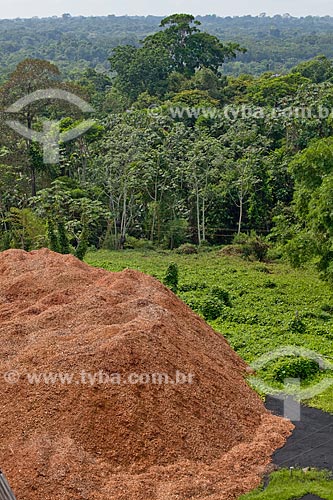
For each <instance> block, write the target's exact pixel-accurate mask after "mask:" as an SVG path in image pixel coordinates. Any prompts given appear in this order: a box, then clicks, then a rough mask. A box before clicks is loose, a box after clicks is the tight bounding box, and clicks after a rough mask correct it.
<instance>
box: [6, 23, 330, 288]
mask: <svg viewBox="0 0 333 500" xmlns="http://www.w3.org/2000/svg"><path fill="white" fill-rule="evenodd" d="M125 21H126V22H127V24H124V25H123V24H122V23H125ZM204 21H205V24H203V25H201V24H200V21H199V20H195V19H194V18H193V17H192V16H190V15H186V14H178V15H173V16H170V17H168V18H166V19H164V20H162V21H161V26H160V29H159V30H158V31H157V32H156V33H154V34H150V35H147V36H146V37H145V38H144V40H143V42H142V43H141V44H139V45H137V46H133V45H131V44H128V42H130V41H132V40H129V38H131V36H132V35H131V33H132V32H133V36H134V37H135V36H136V35H137V31H138V26H141V29H143V27H147V31H149V30H150V29H152V27H153V26H154V23H155V22H156V19H155V18H147V19H144V18H142V19H140V20H137V19H134V20H133V19H130V18H124V19H121V20H119V19H118V18H112V17H111V18H105V19H99V18H96V19H94V18H92V19H88V20H85V19H82V20H81V19H71V18H70V17H67V16H65V17H64V19H61V20H59V19H51V20H45V21H44V20H41V21H39V20H30V21H19V20H17V21H3V23H5V24H4V25H5V26H8V32H7V35H8V37H9V33H10V32H11V31H10V29H9V27H10V26H11V23H14V24H15V23H16V24H17V25H18V26H21V28H22V29H25V28H26V27H27V26H30V27H31V28H30V29H31V30H32V29H33V26H34V24H33V23H36V26H44V27H45V30H47V29H50V26H52V25H53V29H54V30H55V31H54V40H53V42H52V43H53V45H54V47H58V50H59V52H58V55H59V54H60V53H62V56H63V57H64V58H66V59H67V60H68V61H71V58H70V55H69V53H68V54H67V52H66V50H65V47H67V49H68V50H70V49H71V47H72V43H71V42H70V41H68V40H67V42H68V43H67V42H65V39H63V38H62V34H61V33H62V32H61V31H59V33H58V35H59V36H61V40H62V41H61V43H60V45H57V43H58V41H59V40H58V41H57V36H58V35H57V33H56V28H55V26H58V25H60V24H61V23H62V25H63V26H68V30H69V31H70V32H71V33H72V34H73V33H76V36H77V37H79V38H80V36H81V35H80V33H81V34H82V36H83V31H80V26H83V25H84V23H85V22H87V23H90V25H89V26H91V28H90V29H91V30H92V26H94V25H95V24H94V23H102V24H103V23H105V26H106V27H105V30H102V29H101V30H99V32H98V37H101V36H102V34H103V33H105V32H106V31H107V26H108V23H112V22H113V23H119V25H118V32H117V33H118V36H119V38H118V40H117V43H115V45H117V44H118V45H117V47H115V48H114V50H113V51H112V52H111V53H108V50H109V48H110V47H109V41H106V40H105V43H106V45H108V50H106V52H105V53H104V52H103V50H104V49H103V48H100V50H101V52H100V53H99V55H98V57H97V55H96V58H95V59H94V57H92V59H91V62H93V65H95V66H96V64H97V63H98V64H102V65H103V66H104V67H105V68H109V71H110V75H112V77H111V76H108V75H107V74H105V73H100V72H98V71H96V70H95V69H93V68H88V69H86V70H85V71H82V72H81V73H79V74H77V77H76V78H75V79H73V78H71V79H68V75H67V78H66V77H61V73H60V71H59V68H58V67H57V66H56V65H55V64H54V63H51V62H47V61H45V60H42V59H36V58H34V59H31V58H30V59H25V60H23V61H21V62H20V63H19V64H18V66H17V68H16V69H15V70H14V71H13V72H12V73H11V74H10V75H9V76H8V77H7V78H6V79H5V80H4V82H3V84H2V87H1V88H0V100H1V107H2V110H3V111H5V110H7V108H8V106H10V105H11V104H13V103H14V102H15V101H16V100H17V99H19V98H21V97H24V96H26V95H27V94H30V93H32V92H34V91H37V90H41V89H49V88H54V89H58V90H62V91H70V92H71V93H73V94H75V95H78V96H80V97H82V98H83V99H85V100H87V101H89V102H90V103H91V104H92V105H93V106H94V108H95V110H96V112H95V113H94V116H93V118H94V120H95V123H94V125H93V126H92V127H91V128H90V130H89V131H88V132H87V133H86V134H84V135H81V136H80V137H79V138H77V139H75V140H71V141H66V142H65V141H63V142H62V143H61V147H60V158H59V162H58V163H57V162H54V164H52V163H49V162H45V161H44V160H45V158H43V147H42V146H41V145H40V144H39V143H37V142H36V141H34V140H32V139H31V138H30V139H24V138H23V137H22V136H20V135H18V134H17V132H15V131H14V130H12V128H10V127H9V126H8V124H7V123H6V121H7V120H8V119H9V113H7V112H4V113H3V116H2V119H1V122H0V127H1V143H0V224H1V239H0V245H1V249H2V250H3V249H6V248H24V249H27V250H30V249H34V248H39V247H42V246H49V247H50V248H52V249H53V250H56V251H60V252H63V253H67V252H73V253H75V254H76V255H77V256H78V257H80V258H82V257H83V256H84V255H85V252H86V251H87V249H88V248H105V249H119V248H124V247H137V246H140V245H141V246H142V245H146V246H151V247H153V246H159V247H164V248H169V249H173V248H177V247H180V246H181V245H187V246H185V249H184V251H190V250H191V246H190V245H191V244H192V245H193V244H195V245H201V246H205V245H209V244H227V243H230V242H231V241H232V238H234V237H235V236H236V242H237V243H238V245H239V247H242V248H243V249H244V248H245V249H246V251H247V252H250V253H251V252H252V251H253V253H254V254H255V255H256V257H257V258H259V259H264V258H265V255H266V253H267V250H268V245H269V244H271V245H272V244H274V245H275V250H274V251H275V252H276V254H279V255H282V254H285V255H288V257H289V259H290V260H291V261H292V263H293V264H294V265H301V264H302V263H303V262H305V261H306V260H309V259H313V258H314V259H316V261H317V264H318V267H319V269H320V271H321V272H322V273H323V274H324V275H325V277H326V278H328V279H329V280H331V281H333V266H332V261H333V259H332V257H333V220H332V219H333V196H332V195H333V154H332V146H333V137H332V136H333V119H332V117H333V114H332V110H333V84H332V79H333V65H332V62H331V61H330V60H329V59H328V58H326V57H324V56H322V55H318V54H317V53H316V51H317V49H316V48H315V45H314V46H313V50H314V51H315V53H314V54H313V55H317V57H315V58H314V59H312V60H310V61H308V62H301V63H299V64H298V65H296V66H295V67H293V68H292V69H291V70H290V71H289V72H288V73H286V74H275V73H273V72H264V73H262V74H261V75H259V76H251V75H248V74H242V75H239V76H237V75H229V76H227V75H225V74H224V73H223V71H221V68H223V65H224V64H232V63H231V61H239V60H240V59H241V58H243V57H245V56H246V54H248V53H245V49H246V48H247V47H246V43H245V39H243V38H242V37H239V40H236V42H237V43H235V41H234V40H233V41H228V37H227V36H226V38H225V41H224V42H221V41H220V40H219V38H217V37H216V36H214V35H212V34H209V33H208V32H206V31H205V30H204V27H205V25H207V23H208V22H210V26H216V29H217V26H219V23H220V20H219V19H218V18H214V17H211V18H205V19H204ZM236 21H237V22H238V23H244V25H245V26H246V25H247V23H248V25H249V26H251V28H249V29H250V31H251V30H255V29H258V28H254V26H255V25H256V26H258V23H263V24H262V26H266V27H267V26H272V23H273V22H276V23H277V24H279V23H281V27H282V26H287V25H288V26H294V28H293V29H294V30H295V29H296V28H295V26H301V25H302V23H304V26H310V25H311V26H312V28H313V26H318V27H319V26H320V27H321V30H322V32H321V35H320V36H319V35H318V37H319V38H318V40H323V39H324V38H321V36H323V37H324V35H323V33H325V27H326V28H327V29H329V26H330V22H331V20H330V18H327V19H326V18H325V19H313V18H307V19H304V20H297V21H296V20H294V19H289V18H277V19H275V18H274V20H272V19H267V18H265V17H262V18H260V19H254V18H239V19H236ZM225 22H226V23H227V24H228V23H230V26H231V25H232V23H233V20H232V19H230V20H226V21H225ZM6 23H7V24H6ZM52 23H53V24H52ZM66 23H67V24H66ZM72 23H73V24H72ZM80 23H82V24H80ZM147 23H148V24H147ZM149 23H151V24H150V25H149ZM253 23H254V24H253ZM256 23H257V24H256ZM288 23H290V24H288ZM307 23H308V24H307ZM96 26H99V24H96ZM125 26H127V27H126V30H125ZM75 27H77V28H78V29H77V31H76V28H75ZM131 27H132V30H133V31H131ZM149 27H150V28H149ZM148 28H149V29H148ZM64 29H65V28H64ZM290 29H291V28H290ZM313 29H314V28H313ZM122 30H123V31H122ZM230 30H231V28H230ZM210 31H212V30H210ZM234 31H235V30H234ZM300 31H302V36H310V28H309V34H308V35H307V34H306V33H307V32H308V31H307V30H306V29H305V28H300ZM12 33H13V36H14V33H15V36H16V40H17V38H18V37H19V38H20V42H19V41H17V42H15V43H17V44H18V45H17V46H16V47H18V46H20V47H21V49H20V50H26V49H25V48H24V47H26V45H28V42H25V41H24V40H23V38H24V37H23V36H22V34H21V35H18V33H20V31H19V30H18V31H17V32H14V31H12ZM36 33H37V35H36V36H35V37H34V38H35V41H36V42H37V41H38V40H39V41H38V43H41V44H43V43H44V42H42V40H45V36H46V33H45V32H43V35H41V38H40V39H39V35H38V33H39V29H38V30H37V31H36ZM96 33H97V28H96ZM230 33H231V31H230ZM290 33H291V31H290ZM71 36H73V35H71ZM31 37H32V35H31ZM85 37H86V40H90V38H89V37H88V38H87V33H85ZM96 37H97V34H96ZM277 39H278V37H274V40H277ZM70 40H72V38H70ZM121 41H123V42H126V43H127V44H125V45H123V44H122V45H119V43H120V42H121ZM12 43H13V51H12V56H13V60H14V59H15V57H17V56H18V52H19V51H16V50H14V47H15V43H14V39H13V41H12ZM62 43H63V44H64V45H61V44H62ZM78 43H79V45H80V42H78ZM87 43H88V42H87ZM94 43H95V42H94ZM318 43H319V41H318ZM97 45H98V44H97ZM94 46H96V45H94ZM244 46H245V47H244ZM47 47H48V45H47V44H46V45H44V48H45V52H43V53H41V52H38V51H37V52H35V53H34V55H35V56H38V57H39V58H41V57H46V56H47V55H48V57H49V56H50V54H49V52H48V50H49V49H48V48H47ZM89 47H91V46H89ZM320 47H321V48H320V52H322V46H320ZM303 48H304V46H303ZM2 50H3V51H4V48H3V46H2ZM267 50H269V49H268V48H267ZM291 52H293V51H291ZM23 53H24V52H21V55H22V54H23ZM15 54H16V55H15ZM14 55H15V57H14ZM30 55H32V54H30ZM108 55H109V58H108ZM293 56H295V53H293ZM3 57H7V62H8V59H10V57H8V55H7V56H6V55H3ZM51 59H56V57H55V53H54V57H51ZM282 59H283V58H282ZM74 60H75V61H77V60H78V58H77V55H76V56H75V57H74V56H73V61H74ZM95 63H96V64H95ZM8 64H9V63H8ZM234 64H236V63H235V62H234ZM83 117H86V115H85V114H84V113H81V112H80V113H79V112H78V110H77V109H76V108H75V107H74V106H73V105H69V104H68V103H64V102H60V101H55V99H53V98H49V99H48V100H47V101H45V100H44V101H38V102H34V103H30V104H28V105H27V106H26V107H23V108H22V109H21V110H19V111H17V116H16V118H17V119H18V120H20V121H21V123H22V124H25V125H26V126H27V128H28V129H29V130H31V129H33V128H34V129H35V130H42V127H43V121H45V120H53V121H57V120H61V121H60V132H62V133H63V134H66V133H67V132H70V131H71V130H72V129H73V128H74V127H76V126H77V125H78V123H79V122H80V120H81V119H82V118H83ZM11 119H12V116H11ZM264 237H265V239H264ZM242 245H243V246H242ZM183 248H184V247H183Z"/></svg>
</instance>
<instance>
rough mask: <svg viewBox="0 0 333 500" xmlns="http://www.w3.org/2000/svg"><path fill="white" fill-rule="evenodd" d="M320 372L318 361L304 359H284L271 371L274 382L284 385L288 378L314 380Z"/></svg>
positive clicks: (275, 364)
mask: <svg viewBox="0 0 333 500" xmlns="http://www.w3.org/2000/svg"><path fill="white" fill-rule="evenodd" d="M319 371H320V368H319V365H318V363H317V362H316V361H314V360H312V359H306V358H302V357H299V358H282V359H280V360H279V361H277V362H276V363H274V366H273V367H272V368H271V369H270V373H271V376H272V378H273V380H275V381H276V382H282V383H283V382H284V380H285V379H287V378H295V379H297V378H298V379H300V380H307V379H310V378H313V377H314V376H315V375H316V374H317V373H319Z"/></svg>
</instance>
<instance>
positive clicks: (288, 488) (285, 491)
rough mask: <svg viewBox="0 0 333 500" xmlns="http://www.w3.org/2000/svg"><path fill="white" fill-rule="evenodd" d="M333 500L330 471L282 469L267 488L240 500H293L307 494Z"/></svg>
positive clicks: (260, 488) (262, 487)
mask: <svg viewBox="0 0 333 500" xmlns="http://www.w3.org/2000/svg"><path fill="white" fill-rule="evenodd" d="M311 493H312V495H317V496H319V497H320V498H323V499H325V500H333V481H332V474H331V473H330V472H329V471H317V470H315V469H309V470H308V471H306V472H305V471H304V470H298V469H294V470H293V471H292V472H291V471H290V470H289V469H288V470H287V469H282V470H279V471H277V472H274V473H273V474H272V475H271V476H270V481H269V484H268V486H267V488H265V487H264V485H261V486H260V487H259V488H258V489H256V490H255V491H253V492H251V493H248V494H246V495H242V496H241V497H240V498H239V500H292V499H296V498H302V497H304V496H305V495H307V494H311Z"/></svg>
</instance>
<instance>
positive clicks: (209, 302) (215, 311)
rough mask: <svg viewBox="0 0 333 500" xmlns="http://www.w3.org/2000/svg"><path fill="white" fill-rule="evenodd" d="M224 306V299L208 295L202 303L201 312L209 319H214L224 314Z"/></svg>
mask: <svg viewBox="0 0 333 500" xmlns="http://www.w3.org/2000/svg"><path fill="white" fill-rule="evenodd" d="M224 307H225V304H224V301H223V300H220V299H218V298H216V297H212V296H209V295H208V296H207V297H206V298H205V299H203V301H202V303H201V305H200V312H201V314H202V315H203V317H204V318H205V319H206V320H207V321H214V320H215V319H217V318H219V317H220V316H221V315H222V312H223V309H224Z"/></svg>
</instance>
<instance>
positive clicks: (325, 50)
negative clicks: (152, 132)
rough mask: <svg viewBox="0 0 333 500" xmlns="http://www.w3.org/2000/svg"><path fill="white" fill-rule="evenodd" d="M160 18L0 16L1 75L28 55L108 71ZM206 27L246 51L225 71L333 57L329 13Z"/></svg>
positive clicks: (206, 21) (211, 21) (205, 21)
mask: <svg viewBox="0 0 333 500" xmlns="http://www.w3.org/2000/svg"><path fill="white" fill-rule="evenodd" d="M161 20H162V18H159V17H154V16H148V17H129V16H123V17H116V16H112V15H110V16H106V17H71V16H70V15H69V14H67V15H66V14H64V15H63V16H62V17H61V18H57V17H54V18H46V19H38V18H33V19H15V20H0V63H1V74H2V75H8V72H10V71H13V70H14V68H15V66H16V65H17V64H18V63H19V62H20V61H22V60H23V59H26V58H37V59H46V60H48V61H51V62H53V63H55V64H57V65H58V66H59V68H60V69H61V70H62V71H64V72H65V73H66V74H72V73H76V71H80V70H82V69H83V68H86V67H91V68H94V69H98V70H103V71H105V70H108V69H109V66H108V63H107V60H108V58H109V57H110V56H111V53H112V50H113V48H114V47H117V46H118V45H126V44H129V45H134V46H138V44H139V42H140V40H142V39H144V38H145V37H146V36H148V35H150V34H153V33H155V32H157V31H158V26H159V24H160V22H161ZM198 20H199V21H200V22H201V23H202V28H203V30H204V31H207V32H208V33H210V34H212V35H214V36H217V37H218V38H219V39H220V40H222V41H224V42H235V41H236V42H238V43H239V44H240V45H242V46H244V47H246V48H247V49H248V50H247V52H246V54H243V55H240V57H238V58H237V61H231V62H230V61H229V62H226V63H225V64H224V67H223V69H224V72H225V73H227V74H236V75H239V74H241V73H250V74H256V75H258V74H260V73H262V72H263V71H273V72H274V73H277V72H279V73H280V72H287V71H288V70H290V69H291V68H292V67H293V66H296V65H297V64H298V63H299V62H301V61H305V60H309V59H311V58H313V57H315V56H317V55H319V54H322V55H325V56H326V57H328V58H332V57H333V45H332V29H333V18H332V17H329V16H327V17H311V16H308V17H305V18H301V19H299V18H294V17H291V16H289V15H287V14H285V15H283V16H280V15H277V16H274V17H268V16H265V15H264V14H262V15H260V16H258V17H252V16H244V17H226V18H221V17H217V16H214V15H211V16H204V17H198Z"/></svg>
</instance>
